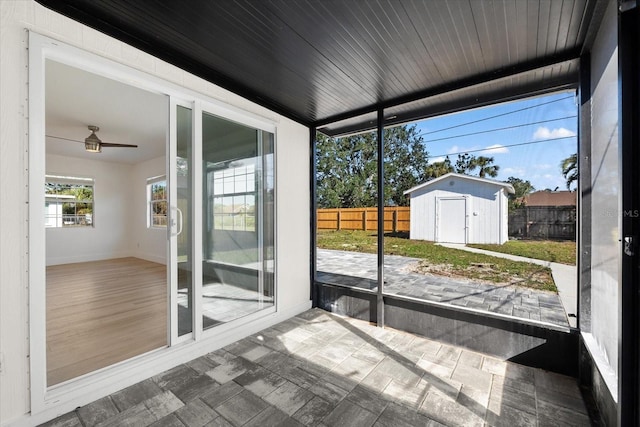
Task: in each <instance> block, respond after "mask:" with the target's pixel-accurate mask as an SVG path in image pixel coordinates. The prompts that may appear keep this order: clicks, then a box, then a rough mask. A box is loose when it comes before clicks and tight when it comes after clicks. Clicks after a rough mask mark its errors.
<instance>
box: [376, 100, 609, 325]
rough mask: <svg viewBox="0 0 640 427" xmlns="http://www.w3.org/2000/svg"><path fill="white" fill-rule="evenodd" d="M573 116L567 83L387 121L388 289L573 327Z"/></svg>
mask: <svg viewBox="0 0 640 427" xmlns="http://www.w3.org/2000/svg"><path fill="white" fill-rule="evenodd" d="M420 102H423V101H416V103H417V104H419V103H420ZM414 106H415V105H414ZM398 108H399V109H400V107H398ZM386 114H387V115H388V116H393V115H395V114H399V111H394V110H387V111H386ZM576 117H577V106H576V103H575V93H573V92H563V93H554V94H550V95H546V96H540V97H535V98H525V99H521V100H518V101H513V102H510V103H502V104H495V105H491V106H488V107H484V108H477V109H473V110H468V111H462V112H459V113H456V114H447V115H444V116H440V117H432V118H430V119H427V120H423V121H419V122H416V123H414V124H411V125H403V126H396V127H393V128H388V129H386V130H385V180H384V181H385V190H384V191H385V201H386V203H385V205H386V206H387V207H386V208H385V211H386V212H385V229H386V233H385V241H384V244H385V246H384V250H385V270H384V271H385V293H387V294H396V295H402V296H411V297H414V298H419V299H424V300H430V301H438V302H442V303H446V304H451V305H456V306H461V307H466V308H471V309H475V310H482V311H487V312H493V313H499V314H503V315H508V316H513V317H518V318H524V319H530V320H535V321H541V322H545V323H553V324H556V325H562V326H569V325H571V326H575V320H576V317H575V316H576V313H577V311H576V310H577V307H576V299H575V295H576V289H577V271H576V267H575V265H576V229H577V227H578V223H577V219H576V218H577V216H576V201H577V191H576V181H575V178H577V174H576V173H577V170H578V169H577V168H578V164H577V157H576V152H577V119H576ZM594 158H597V157H595V156H594ZM594 164H595V163H594ZM598 164H600V163H598ZM600 179H601V181H600V182H604V181H603V179H602V178H600ZM607 185H608V184H607ZM607 188H608V189H610V188H612V187H607ZM404 193H407V194H406V196H405V195H404ZM594 194H595V193H594ZM403 197H409V198H410V199H404V198H403ZM409 205H410V208H407V207H405V206H409ZM407 209H408V210H407ZM598 221H600V222H599V223H600V224H602V223H604V221H606V218H598ZM511 255H516V256H519V257H520V258H518V260H513V259H510V258H509V256H511ZM549 262H550V263H551V264H549ZM549 266H550V268H549Z"/></svg>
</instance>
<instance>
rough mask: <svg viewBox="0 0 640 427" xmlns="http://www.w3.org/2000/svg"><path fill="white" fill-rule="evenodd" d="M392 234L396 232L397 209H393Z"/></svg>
mask: <svg viewBox="0 0 640 427" xmlns="http://www.w3.org/2000/svg"><path fill="white" fill-rule="evenodd" d="M392 213H393V232H394V233H397V232H398V208H394V209H393V212H392Z"/></svg>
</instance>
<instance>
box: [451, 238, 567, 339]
mask: <svg viewBox="0 0 640 427" xmlns="http://www.w3.org/2000/svg"><path fill="white" fill-rule="evenodd" d="M439 244H440V245H442V246H446V247H449V248H453V249H460V250H463V251H467V252H475V253H478V254H485V255H490V256H495V257H498V258H505V259H510V260H512V261H522V262H530V263H532V264H538V265H542V266H544V267H549V268H550V269H551V275H552V276H553V281H554V282H555V284H556V287H557V288H558V295H559V296H560V300H561V301H562V305H563V306H564V309H565V312H566V313H567V317H568V319H569V324H570V325H571V326H572V327H574V328H575V327H576V326H577V322H576V320H577V317H576V315H577V313H578V271H577V268H576V266H574V265H567V264H560V263H559V262H550V261H544V260H541V259H534V258H526V257H522V256H517V255H511V254H504V253H501V252H493V251H487V250H484V249H476V248H470V247H468V246H465V245H464V244H457V243H439Z"/></svg>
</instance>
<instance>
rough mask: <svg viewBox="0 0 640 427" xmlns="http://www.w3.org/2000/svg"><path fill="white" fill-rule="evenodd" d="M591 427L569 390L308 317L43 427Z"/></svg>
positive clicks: (532, 375) (560, 379) (441, 350)
mask: <svg viewBox="0 0 640 427" xmlns="http://www.w3.org/2000/svg"><path fill="white" fill-rule="evenodd" d="M589 424H590V421H589V418H588V415H587V411H586V408H585V405H584V403H583V400H582V397H581V394H580V390H579V388H578V386H577V385H576V381H575V380H574V379H573V378H570V377H565V376H562V375H558V374H553V373H549V372H546V371H542V370H538V369H533V368H529V367H525V366H521V365H518V364H514V363H511V362H505V361H502V360H498V359H495V358H493V357H489V356H485V355H482V354H479V353H474V352H471V351H467V350H464V349H461V348H458V347H453V346H450V345H446V344H441V343H438V342H436V341H431V340H428V339H426V338H423V337H419V336H416V335H412V334H409V333H405V332H401V331H397V330H394V329H381V328H377V327H375V326H374V325H370V324H369V323H367V322H364V321H361V320H355V319H350V318H343V317H339V316H337V315H334V314H331V313H327V312H325V311H322V310H320V309H311V310H309V311H306V312H304V313H302V314H300V315H299V316H296V317H294V318H291V319H289V320H287V321H285V322H282V323H280V324H277V325H275V326H273V327H271V328H268V329H265V330H263V331H261V332H260V333H258V334H255V335H253V336H250V337H248V338H245V339H243V340H240V341H238V342H236V343H234V344H231V345H229V346H227V347H225V348H223V349H220V350H217V351H214V352H212V353H209V354H207V355H206V356H203V357H200V358H198V359H195V360H193V361H191V362H189V363H186V364H184V365H180V366H177V367H175V368H173V369H171V370H169V371H166V372H164V373H162V374H160V375H158V376H156V377H153V378H151V379H148V380H146V381H143V382H141V383H138V384H136V385H134V386H131V387H129V388H127V389H124V390H122V391H119V392H117V393H114V394H112V395H110V396H108V397H105V398H103V399H100V400H98V401H95V402H93V403H91V404H89V405H86V406H84V407H81V408H78V409H77V410H75V411H74V412H70V413H68V414H65V415H63V416H61V417H59V418H57V419H55V420H53V421H51V422H49V423H46V424H45V425H46V426H65V427H70V426H136V427H137V426H147V425H152V426H158V427H159V426H180V427H182V426H190V427H195V426H208V427H213V426H363V427H367V426H392V427H402V426H441V425H446V426H482V425H491V426H494V425H495V426H509V427H514V426H563V425H574V426H575V425H580V426H581V425H585V426H586V425H589Z"/></svg>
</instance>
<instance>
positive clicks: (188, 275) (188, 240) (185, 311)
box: [173, 105, 194, 336]
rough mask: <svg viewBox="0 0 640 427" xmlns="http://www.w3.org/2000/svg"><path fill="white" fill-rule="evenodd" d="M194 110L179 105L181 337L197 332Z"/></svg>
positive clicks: (178, 307) (178, 206) (179, 308)
mask: <svg viewBox="0 0 640 427" xmlns="http://www.w3.org/2000/svg"><path fill="white" fill-rule="evenodd" d="M192 114H193V113H192V111H191V109H189V108H186V107H183V106H180V105H177V106H176V133H177V137H176V163H175V166H176V185H175V188H176V194H177V197H176V203H177V208H176V210H175V211H174V212H173V214H174V217H175V218H176V221H178V224H177V230H176V231H175V232H176V233H177V273H178V274H177V276H178V277H177V283H178V295H177V305H178V306H177V317H178V336H183V335H185V334H188V333H190V332H192V331H193V301H194V296H193V257H192V220H191V212H192V202H193V200H192V174H193V168H192V161H193V144H192V140H193V132H192Z"/></svg>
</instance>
